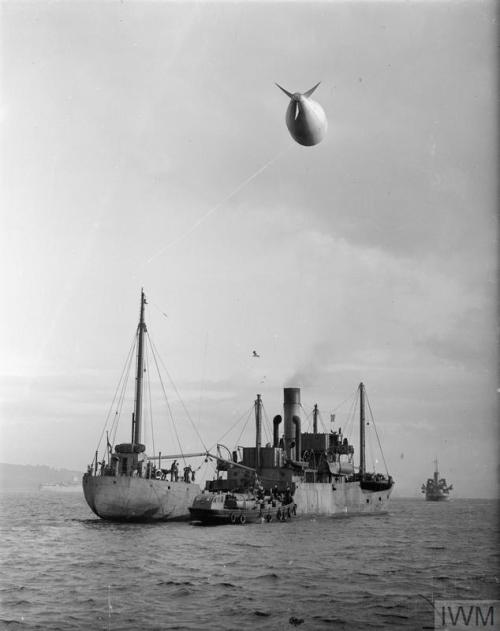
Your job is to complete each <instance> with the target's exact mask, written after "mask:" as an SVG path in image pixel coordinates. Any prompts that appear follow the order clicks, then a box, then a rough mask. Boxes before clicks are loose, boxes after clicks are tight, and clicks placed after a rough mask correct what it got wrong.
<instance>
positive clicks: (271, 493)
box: [190, 383, 394, 523]
mask: <svg viewBox="0 0 500 631" xmlns="http://www.w3.org/2000/svg"><path fill="white" fill-rule="evenodd" d="M358 395H359V410H360V416H359V465H358V466H357V467H355V465H354V446H353V445H352V444H350V443H349V441H348V439H347V437H345V436H343V434H342V431H341V429H338V430H337V431H331V432H318V427H317V417H318V406H317V405H315V407H314V423H313V431H312V433H308V432H302V431H301V424H302V421H301V409H302V408H301V403H300V389H299V388H285V389H284V404H283V413H284V433H283V435H282V436H281V437H280V432H279V426H280V424H281V422H282V417H281V415H276V416H275V417H274V419H273V444H272V445H271V444H270V443H269V444H267V445H266V446H265V447H263V446H262V444H261V442H262V400H261V396H260V395H257V399H256V401H255V422H256V442H255V447H243V448H242V458H241V459H239V457H238V452H237V451H233V452H232V459H227V458H222V457H221V456H220V451H219V452H218V458H217V479H214V480H210V481H207V483H206V488H205V490H204V491H203V493H200V494H199V495H198V496H197V497H196V498H195V499H194V502H193V505H192V506H191V508H190V512H191V516H192V519H193V520H196V521H201V522H202V523H214V522H217V521H218V520H220V521H221V522H222V523H227V522H228V518H229V521H230V522H232V523H235V521H236V520H237V519H239V516H240V515H242V514H243V513H242V512H239V513H237V512H235V510H234V509H232V508H231V507H230V506H226V503H227V499H228V497H230V495H231V494H234V495H235V496H236V497H237V494H238V493H240V494H245V493H249V491H250V495H249V497H248V499H246V500H245V501H246V502H247V503H249V505H250V506H251V511H252V512H251V513H250V514H251V516H252V518H253V521H257V520H258V519H261V520H262V517H263V516H264V519H266V520H267V521H270V520H273V519H275V518H276V519H278V517H280V518H281V517H282V515H283V508H285V511H286V516H288V514H289V511H290V516H292V515H295V514H296V515H298V516H299V515H312V514H314V515H346V514H348V515H355V514H369V513H383V512H385V511H386V510H387V506H388V503H389V498H390V495H391V491H392V488H393V486H394V481H393V479H392V477H391V476H390V475H389V474H388V472H387V471H386V472H385V473H378V472H375V471H368V468H367V466H366V458H365V426H366V424H367V420H366V417H365V399H366V393H365V387H364V385H363V384H362V383H361V384H360V385H359V388H358ZM372 421H373V419H372ZM228 452H229V453H230V454H231V452H230V451H229V450H228ZM256 488H259V489H261V494H262V495H263V496H264V498H272V497H279V498H280V499H281V501H282V502H283V505H282V506H281V507H280V506H278V505H277V506H276V507H274V508H276V512H275V513H274V512H271V511H269V512H264V511H265V506H266V502H265V500H264V504H263V505H262V504H260V503H259V498H258V497H257V495H256V494H255V489H256ZM287 494H289V496H290V498H291V501H289V499H290V498H289V497H288V495H287ZM285 498H287V499H285ZM245 521H249V519H248V515H245Z"/></svg>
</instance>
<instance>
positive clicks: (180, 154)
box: [0, 1, 498, 497]
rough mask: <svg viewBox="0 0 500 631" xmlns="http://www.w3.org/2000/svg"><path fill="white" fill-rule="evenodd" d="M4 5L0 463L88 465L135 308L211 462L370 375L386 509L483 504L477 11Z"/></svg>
mask: <svg viewBox="0 0 500 631" xmlns="http://www.w3.org/2000/svg"><path fill="white" fill-rule="evenodd" d="M1 8H2V38H1V39H2V58H3V67H2V87H1V96H2V110H1V111H2V199H1V213H2V225H1V228H2V229H1V234H2V236H1V270H2V289H1V295H2V311H1V313H2V316H1V317H2V323H3V327H2V328H3V335H2V336H1V349H0V362H1V364H0V369H1V375H0V377H1V422H2V428H1V438H2V449H1V452H0V459H1V460H2V461H3V462H11V463H19V464H48V465H51V466H57V467H65V468H71V469H79V470H83V469H84V468H85V467H86V465H87V464H88V462H90V460H91V459H92V457H93V452H94V450H95V447H96V444H97V440H98V437H99V434H100V432H101V430H102V427H103V425H104V421H105V417H106V413H107V410H108V408H109V406H110V404H111V400H112V397H113V394H114V390H115V387H116V384H117V381H118V378H119V376H120V374H121V370H122V367H123V362H124V360H125V357H126V354H127V352H128V349H129V346H130V342H131V338H132V337H133V334H134V330H135V327H136V324H137V317H138V310H139V296H140V289H141V286H143V287H144V289H145V292H146V294H147V296H148V299H149V305H148V312H147V316H148V321H149V324H150V333H151V335H152V337H153V340H154V341H155V344H156V346H157V348H158V350H159V352H160V355H161V356H162V358H163V360H164V362H165V364H166V365H167V367H168V370H169V372H170V374H171V375H172V377H173V379H174V381H175V384H176V386H177V388H178V390H179V392H180V393H181V395H182V397H183V401H184V403H185V405H186V407H187V409H188V410H189V413H190V415H191V417H192V419H193V420H195V421H196V423H197V424H198V427H199V431H200V434H201V435H202V437H203V440H204V441H205V443H206V444H207V445H208V444H212V443H214V442H215V441H216V440H218V439H219V438H220V437H221V435H222V434H223V433H224V432H225V431H226V430H227V429H229V427H231V426H232V425H233V423H235V421H236V420H237V419H238V418H239V417H240V416H241V415H243V414H244V413H245V411H246V410H247V409H249V408H250V406H251V405H252V402H253V400H254V398H255V395H256V394H257V393H260V394H262V397H263V401H264V407H265V410H266V413H267V414H268V415H269V417H270V418H272V416H273V415H274V414H277V413H280V411H281V406H282V388H283V386H286V385H289V386H297V387H301V388H302V401H303V405H304V409H305V411H306V413H307V412H308V410H310V409H312V406H313V405H314V403H318V405H319V408H320V410H321V412H322V418H323V419H324V420H325V424H326V425H329V414H330V412H331V411H332V410H333V409H336V408H337V406H338V405H339V403H341V402H342V401H343V400H344V399H346V398H347V397H349V396H350V395H351V393H352V392H353V391H354V390H355V389H356V387H357V385H358V383H359V382H360V381H364V383H365V384H366V387H367V391H368V396H369V400H370V404H371V407H372V410H373V413H374V416H375V421H376V426H377V429H378V432H379V435H380V438H381V441H382V445H383V448H384V455H385V459H386V461H387V464H388V467H389V471H390V473H391V474H392V475H393V477H394V478H395V479H396V482H397V487H396V488H397V492H398V493H399V494H401V495H415V494H419V490H420V485H421V484H422V482H424V481H425V480H426V479H427V478H428V477H429V476H430V475H431V474H432V471H433V466H434V465H433V460H434V458H435V457H436V456H437V457H438V458H439V462H440V470H441V473H442V474H443V475H444V476H445V477H446V478H447V479H448V481H451V482H453V483H454V486H455V489H456V491H455V494H456V496H460V497H466V496H482V497H487V496H494V495H495V494H496V493H497V487H496V483H495V480H496V478H497V476H498V430H497V386H498V384H497V375H496V348H497V347H496V341H497V338H496V311H495V309H496V284H497V268H496V254H497V245H498V243H497V237H498V234H497V223H496V211H497V206H496V202H497V191H498V188H497V184H498V182H497V170H498V160H497V158H498V156H497V153H496V141H497V139H498V133H497V118H496V114H497V111H496V108H497V97H498V90H497V85H496V75H497V71H498V68H497V64H496V61H497V56H498V52H497V44H498V42H497V41H496V39H495V35H496V32H497V30H498V23H497V19H496V17H497V16H496V15H495V10H494V9H495V5H494V3H493V2H486V1H485V2H481V1H477V2H472V1H470V2H455V1H453V2H444V3H435V2H388V3H380V2H370V3H360V2H359V3H357V2H349V3H337V2H324V3H318V4H315V3H313V2H307V3H287V4H278V3H272V2H268V3H263V4H257V3H243V2H238V3H218V4H211V3H210V4H209V3H187V2H178V3H166V2H153V3H146V2H127V1H122V2H108V3H91V2H82V3H69V2H68V3H53V2H50V3H49V2H35V3H27V4H24V3H21V2H3V3H2V7H1ZM318 81H321V82H322V83H321V85H320V87H319V88H318V89H317V90H316V92H315V94H314V97H313V98H315V99H316V100H317V101H318V102H319V103H321V105H322V106H323V108H324V109H325V111H326V113H327V116H328V120H329V130H328V135H327V137H326V139H325V140H324V141H323V142H322V143H321V144H320V145H318V146H316V147H309V148H305V147H301V146H299V145H297V144H295V143H294V142H293V140H292V139H291V137H290V136H289V134H288V131H287V129H286V126H285V121H284V117H285V111H286V107H287V104H288V100H287V98H286V96H285V95H284V94H283V93H282V92H281V91H279V90H278V89H277V88H276V87H275V85H274V82H278V83H280V84H281V85H283V86H284V87H285V88H286V89H288V90H290V91H305V90H307V89H309V88H310V87H312V86H313V85H314V84H315V83H317V82H318ZM253 176H255V177H253ZM162 312H164V313H165V314H166V316H167V317H165V316H164V315H162ZM253 349H256V350H257V351H258V352H259V354H260V356H261V357H260V358H259V359H252V358H251V354H252V350H253ZM127 414H129V413H127ZM342 419H343V416H342V411H341V410H340V409H339V410H338V416H337V422H338V424H342V423H343V422H344V421H343V420H342ZM179 423H180V424H179V426H178V431H179V433H180V434H181V435H183V432H184V430H185V436H184V440H185V441H186V443H185V447H187V448H189V449H197V448H198V447H199V444H197V441H196V438H195V436H194V434H193V432H192V431H190V429H189V427H187V426H186V427H183V423H185V421H180V422H179ZM129 432H130V430H129V421H128V418H127V419H126V420H125V421H124V425H123V435H122V437H121V438H122V439H123V440H128V437H129ZM158 436H160V437H161V430H160V434H158ZM236 439H237V436H236V437H235V440H236ZM243 440H244V442H245V443H246V444H251V443H252V441H253V422H250V424H249V426H248V427H247V431H246V433H245V434H244V439H243ZM157 442H158V441H157ZM240 444H242V443H241V442H240ZM228 446H229V447H230V448H232V447H233V445H232V444H230V442H229V444H228ZM160 448H161V449H162V451H163V452H164V453H165V451H169V450H170V448H171V445H165V444H162V445H160ZM157 449H158V445H157Z"/></svg>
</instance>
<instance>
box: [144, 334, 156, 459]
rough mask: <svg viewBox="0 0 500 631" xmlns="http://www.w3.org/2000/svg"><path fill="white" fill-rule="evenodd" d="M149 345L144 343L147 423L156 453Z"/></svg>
mask: <svg viewBox="0 0 500 631" xmlns="http://www.w3.org/2000/svg"><path fill="white" fill-rule="evenodd" d="M148 349H149V345H148V344H146V375H147V384H148V395H149V423H150V425H151V444H152V446H153V453H154V454H155V453H156V448H155V432H154V425H153V399H152V397H151V378H150V376H149V374H150V373H149V350H148Z"/></svg>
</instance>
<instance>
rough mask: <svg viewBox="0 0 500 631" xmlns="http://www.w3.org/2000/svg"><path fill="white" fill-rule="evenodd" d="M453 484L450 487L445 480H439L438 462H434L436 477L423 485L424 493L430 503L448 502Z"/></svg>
mask: <svg viewBox="0 0 500 631" xmlns="http://www.w3.org/2000/svg"><path fill="white" fill-rule="evenodd" d="M452 490H453V484H450V485H448V484H447V482H446V480H445V479H444V478H441V479H439V471H438V461H437V458H436V460H434V477H433V478H429V479H428V480H427V483H426V484H422V493H425V499H426V500H427V501H428V502H442V501H444V500H447V499H448V497H449V493H450V491H452Z"/></svg>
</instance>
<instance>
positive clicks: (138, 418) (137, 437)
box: [132, 289, 147, 451]
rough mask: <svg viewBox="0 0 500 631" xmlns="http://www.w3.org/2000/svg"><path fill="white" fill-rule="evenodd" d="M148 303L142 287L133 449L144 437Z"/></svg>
mask: <svg viewBox="0 0 500 631" xmlns="http://www.w3.org/2000/svg"><path fill="white" fill-rule="evenodd" d="M146 304H147V302H146V296H145V294H144V289H141V310H140V317H139V324H138V325H137V370H136V376H135V405H134V413H133V415H132V451H133V450H134V445H140V444H141V438H142V383H143V375H144V334H145V333H146V332H147V328H146V322H145V320H144V306H145V305H146Z"/></svg>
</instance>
